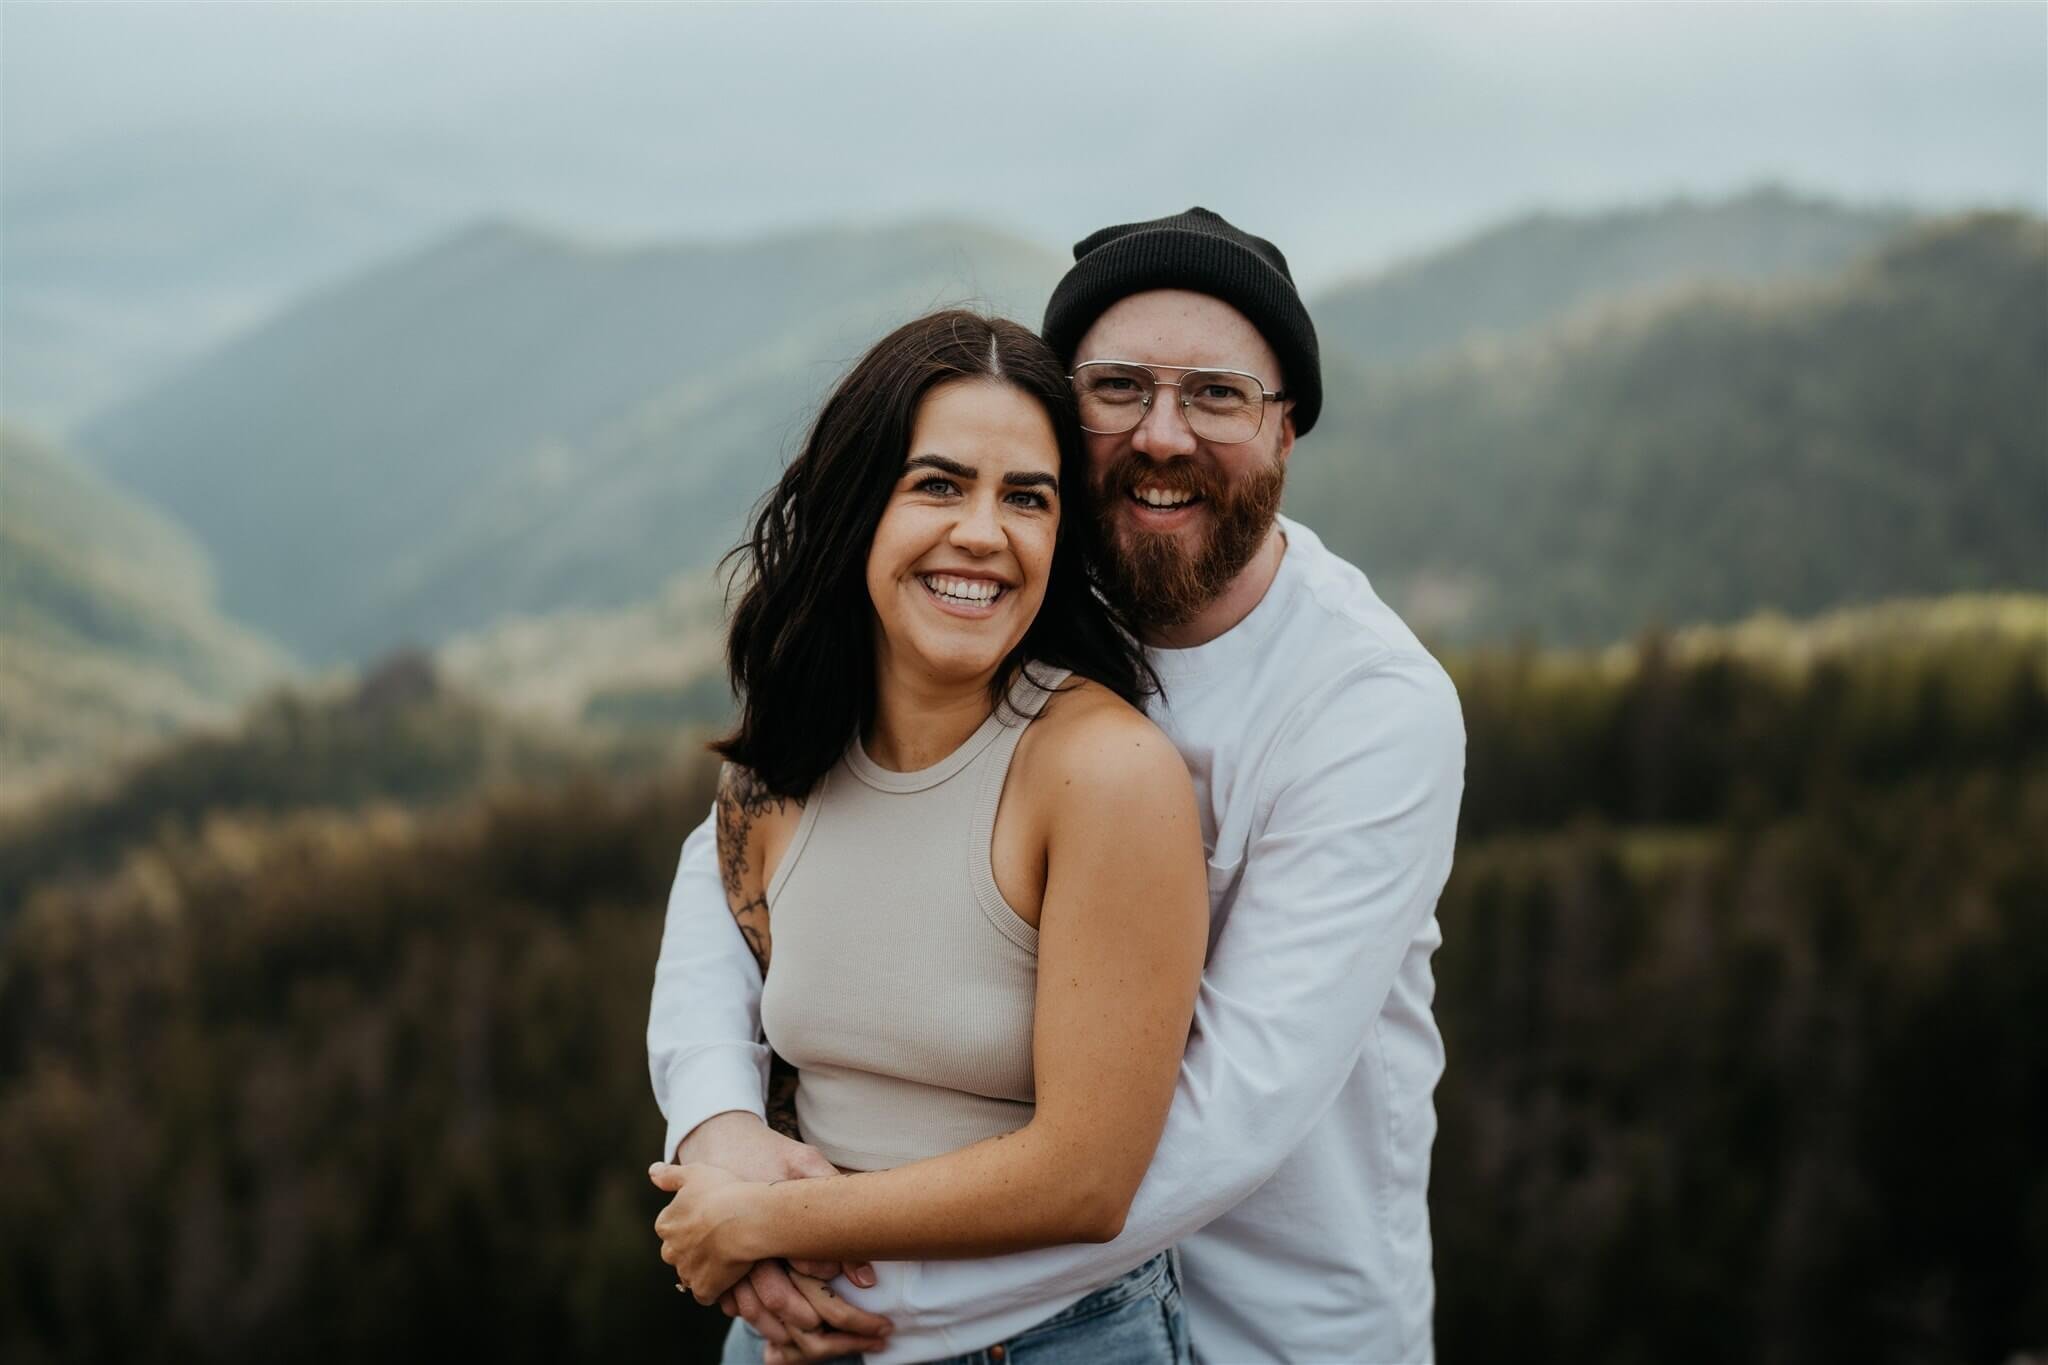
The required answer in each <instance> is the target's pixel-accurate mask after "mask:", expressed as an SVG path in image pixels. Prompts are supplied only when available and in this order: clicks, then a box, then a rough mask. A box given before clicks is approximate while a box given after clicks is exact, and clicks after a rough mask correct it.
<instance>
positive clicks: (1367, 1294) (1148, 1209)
mask: <svg viewBox="0 0 2048 1365" xmlns="http://www.w3.org/2000/svg"><path fill="white" fill-rule="evenodd" d="M1281 525H1282V527H1283V529H1284V530H1285V532H1286V535H1287V552H1286V554H1285V556H1284V557H1283V559H1282V561H1281V565H1280V570H1279V573H1278V575H1277V576H1276V577H1275V579H1274V581H1273V584H1272V586H1271V587H1270V588H1269V589H1268V590H1267V592H1266V595H1265V597H1264V598H1263V599H1262V600H1261V601H1260V603H1259V605H1258V606H1257V607H1255V608H1254V609H1253V610H1252V612H1251V613H1250V615H1248V616H1246V617H1245V619H1244V620H1243V621H1241V622H1239V623H1238V624H1237V625H1236V626H1235V627H1233V628H1232V629H1231V630H1229V631H1228V632H1226V633H1225V634H1223V635H1221V636H1219V637H1218V638H1217V639H1215V640H1212V641H1210V642H1209V643H1207V644H1204V645H1200V646H1197V647H1195V648H1192V649H1182V650H1153V651H1151V652H1150V654H1149V657H1150V658H1151V660H1152V663H1153V666H1154V667H1155V668H1156V669H1158V671H1159V674H1160V677H1161V680H1162V682H1163V683H1164V685H1165V698H1164V701H1163V702H1161V701H1159V700H1157V699H1155V700H1154V702H1153V704H1152V707H1151V714H1152V716H1153V719H1154V720H1156V721H1157V722H1158V723H1159V725H1160V726H1161V727H1162V728H1163V729H1164V730H1165V731H1166V733H1167V734H1168V735H1169V736H1171V737H1172V739H1173V741H1174V743H1175V744H1176V745H1178V746H1179V748H1180V751H1181V755H1182V757H1183V758H1185V759H1186V761H1187V764H1188V768H1189V771H1190V772H1191V773H1192V774H1193V776H1194V781H1195V792H1196V797H1197V806H1198V808H1199V810H1200V813H1201V817H1202V841H1203V845H1204V848H1205V849H1206V850H1207V853H1208V859H1209V899H1210V908H1211V921H1210V935H1209V956H1208V962H1207V965H1206V967H1205V968H1204V971H1203V974H1202V987H1201V993H1200V996H1199V998H1198V1000H1197V1001H1196V1005H1195V1022H1194V1028H1193V1031H1192V1033H1191V1034H1190V1037H1189V1041H1188V1049H1187V1053H1186V1056H1185V1057H1184V1058H1183V1060H1182V1062H1181V1069H1180V1080H1179V1085H1178V1088H1177V1089H1176V1091H1175V1093H1174V1097H1173V1105H1172V1108H1171V1110H1170V1111H1169V1113H1168V1116H1167V1121H1166V1128H1165V1131H1164V1133H1163V1134H1162V1135H1161V1137H1160V1140H1159V1149H1158V1151H1157V1153H1156V1154H1155V1156H1154V1158H1153V1161H1152V1165H1151V1168H1150V1169H1149V1170H1148V1171H1147V1173H1146V1176H1145V1179H1144V1182H1143V1184H1142V1185H1141V1186H1140V1187H1139V1190H1138V1193H1137V1197H1136V1199H1135V1200H1134V1201H1133V1203H1132V1205H1131V1210H1130V1214H1129V1216H1128V1217H1127V1218H1126V1219H1125V1222H1124V1229H1123V1232H1122V1234H1121V1235H1120V1236H1118V1237H1117V1238H1116V1239H1115V1240H1114V1241H1111V1242H1106V1243H1101V1244H1094V1245H1075V1246H1062V1247H1051V1248H1047V1249H1045V1250H1041V1251H1029V1252H1020V1253H1017V1254H1014V1255H1008V1256H998V1257H988V1258H983V1259H980V1260H965V1261H923V1262H884V1263H881V1264H878V1265H877V1266H876V1273H877V1275H878V1277H879V1279H880V1283H878V1284H877V1285H876V1286H875V1287H874V1288H872V1289H868V1290H862V1289H860V1288H858V1287H854V1286H848V1285H844V1284H842V1288H844V1289H845V1291H846V1293H847V1297H849V1298H851V1299H853V1300H854V1301H855V1302H856V1303H858V1304H859V1305H860V1306H861V1307H863V1308H866V1309H869V1310H871V1311H873V1312H877V1313H881V1314H884V1315H886V1316H888V1317H890V1318H892V1319H894V1321H895V1323H896V1331H895V1333H894V1336H893V1338H892V1340H891V1341H890V1344H889V1346H888V1347H887V1348H886V1349H885V1350H883V1351H881V1352H878V1353H872V1354H870V1355H869V1357H868V1359H869V1360H871V1361H873V1362H875V1363H876V1365H897V1362H909V1361H917V1360H927V1359H932V1358H935V1357H941V1356H948V1355H955V1354H963V1353H966V1352H969V1351H974V1350H979V1349H981V1348H982V1347H985V1346H987V1345H989V1344H990V1343H992V1342H994V1341H997V1340H1000V1339H1002V1338H1003V1337H1006V1336H1010V1335H1013V1334H1015V1333H1016V1332H1018V1331H1020V1330H1022V1329H1023V1328H1025V1327H1027V1326H1029V1325H1031V1323H1033V1322H1035V1321H1037V1320H1038V1319H1040V1318H1041V1317H1043V1316H1045V1315H1046V1314H1047V1313H1048V1312H1050V1311H1053V1310H1052V1309H1051V1308H1048V1307H1047V1305H1048V1304H1052V1305H1054V1306H1055V1307H1056V1306H1057V1305H1059V1304H1060V1303H1062V1302H1064V1301H1068V1300H1071V1299H1072V1298H1074V1297H1078V1296H1079V1295H1081V1294H1083V1293H1086V1292H1087V1291H1089V1290H1091V1289H1094V1288H1097V1287H1099V1286H1100V1285H1102V1284H1105V1283H1107V1282H1108V1281H1110V1280H1111V1279H1114V1278H1115V1277H1116V1276H1117V1275H1119V1274H1121V1273H1123V1272H1124V1271H1126V1270H1129V1269H1130V1268H1132V1267H1133V1266H1135V1265H1137V1264H1139V1263H1140V1262H1142V1261H1144V1260H1145V1259H1146V1258H1148V1257H1150V1256H1151V1255H1153V1254H1154V1253H1155V1252H1157V1251H1159V1250H1160V1249H1162V1248H1164V1247H1167V1246H1171V1245H1175V1244H1178V1245H1179V1247H1180V1250H1181V1259H1182V1268H1183V1272H1184V1287H1185V1296H1186V1303H1187V1311H1188V1321H1189V1335H1190V1338H1191V1341H1192V1344H1193V1347H1194V1352H1195V1355H1196V1358H1197V1359H1198V1360H1199V1361H1202V1362H1205V1365H1225V1363H1228V1365H1237V1363H1238V1362H1253V1361H1269V1360H1270V1361H1286V1362H1290V1363H1297V1362H1313V1361H1344V1362H1394V1361H1400V1362H1406V1361H1420V1360H1427V1359H1430V1358H1431V1356H1432V1354H1433V1346H1432V1338H1431V1317H1432V1310H1433V1307H1434V1300H1435V1280H1434V1277H1433V1275H1432V1272H1431V1267H1430V1236H1429V1213H1428V1205H1427V1194H1428V1185H1429V1153H1430V1145H1431V1142H1432V1141H1433V1139H1434V1138H1435V1135H1436V1110H1435V1106H1434V1102H1433V1099H1432V1094H1433V1092H1434V1090H1435V1087H1436V1082H1437V1078H1438V1077H1439V1076H1440V1075H1441V1074H1442V1072H1443V1044H1442V1040H1441V1038H1440V1036H1439V1034H1438V1032H1437V1028H1436V1023H1435V1020H1434V1018H1433V1016H1432V1015H1431V1012H1430V1006H1431V1001H1432V999H1433V997H1434V994H1435V982H1434V979H1433V978H1432V976H1431V974H1430V965H1429V959H1430V955H1431V954H1432V953H1433V952H1434V951H1435V950H1436V948H1437V945H1438V944H1439V942H1440V941H1441V938H1440V935H1439V933H1438V929H1437V922H1436V901H1437V897H1438V895H1439V893H1440V892H1441V891H1442V889H1443V885H1444V880H1445V878H1446V877H1447V876H1448V875H1449V872H1450V866H1451V848H1452V842H1453V836H1454V833H1455V829H1456V825H1457V815H1458V803H1459V799H1460V797H1461V795H1462V793H1463V788H1464V755H1465V735H1464V726H1463V722H1462V720H1461V717H1460V715H1459V710H1458V699H1457V693H1456V691H1455V690H1454V689H1453V687H1452V685H1451V682H1450V679H1449V678H1448V676H1446V675H1445V673H1444V671H1443V669H1442V668H1441V667H1439V666H1438V664H1437V662H1436V661H1435V660H1434V659H1433V658H1431V657H1430V655H1429V654H1428V652H1427V651H1426V650H1424V649H1423V647H1422V646H1421V644H1420V643H1418V642H1417V641H1416V639H1415V637H1414V635H1413V634H1412V633H1411V632H1410V631H1409V630H1408V628H1407V627H1406V626H1405V625H1403V624H1402V622H1401V621H1400V619H1399V618H1398V617H1397V616H1395V614H1394V613H1393V612H1392V611H1391V610H1389V609H1388V608H1387V606H1386V605H1385V604H1384V603H1382V602H1381V601H1380V599H1379V597H1378V596H1377V595H1376V594H1375V593H1374V592H1373V590H1372V588H1371V586H1370V585H1369V584H1368V583H1367V582H1366V579H1365V576H1364V575H1363V574H1362V573H1360V572H1359V571H1358V570H1357V569H1355V568H1353V567H1352V566H1351V565H1349V564H1347V563H1345V562H1344V561H1343V560H1341V559H1338V558H1337V557H1336V556H1335V555H1333V554H1331V553H1330V552H1329V551H1328V550H1327V549H1325V548H1324V547H1323V544H1322V542H1321V541H1320V540H1319V539H1318V538H1317V537H1316V536H1315V534H1314V533H1313V532H1311V531H1310V530H1308V529H1307V528H1306V527H1304V526H1301V525H1300V524H1298V523H1296V522H1293V521H1290V520H1287V519H1284V518H1283V519H1282V522H1281ZM712 845H713V840H712V836H711V833H710V823H709V822H708V821H707V822H706V824H705V825H704V826H703V827H700V828H699V829H698V830H697V831H696V832H694V833H693V834H691V836H690V837H689V839H688V840H687V841H686V842H685V843H684V845H683V853H682V860H681V864H680V866H679V867H678V869H677V873H676V881H675V886H674V889H673V890H672V891H671V893H670V897H669V906H668V921H667V926H666V928H665V930H664V933H663V937H662V947H661V957H660V961H659V964H658V965H657V967H656V970H655V984H654V1001H653V1008H652V1010H651V1013H650V1018H649V1021H648V1059H649V1066H650V1069H651V1071H652V1074H653V1079H654V1090H655V1096H656V1098H657V1100H658V1101H659V1102H660V1104H661V1108H662V1112H663V1114H664V1115H665V1116H666V1117H667V1119H668V1137H667V1145H666V1147H665V1148H664V1149H663V1150H664V1154H665V1157H666V1158H668V1159H672V1158H673V1154H674V1152H675V1149H676V1144H677V1143H679V1142H680V1141H681V1140H682V1138H683V1136H684V1135H685V1134H687V1133H688V1132H689V1130H690V1129H692V1128H694V1127H695V1126H696V1125H697V1124H698V1123H700V1122H701V1121H703V1120H704V1119H706V1118H709V1117H710V1116H711V1115H713V1114H717V1113H721V1112H724V1111H726V1110H730V1109H743V1110H752V1111H753V1112H755V1113H757V1114H758V1113H760V1112H762V1107H763V1105H762V1096H763V1090H764V1087H765V1081H766V1073H767V1065H768V1061H767V1056H768V1054H767V1049H766V1048H765V1047H764V1046H763V1045H762V1044H761V1042H760V1018H759V1014H760V1009H759V1002H760V986H761V977H760V973H759V972H758V970H757V969H756V968H755V966H754V961H753V958H752V956H751V955H750V954H749V953H748V951H747V948H746V945H745V943H744V941H743V940H742V939H741V938H740V935H739V932H738V930H737V929H736V928H735V927H734V926H733V923H732V918H731V915H730V914H729V913H728V912H727V910H726V906H725V897H724V892H723V890H722V888H721V886H720V883H719V880H718V875H717V871H716V869H715V868H714V867H713V861H714V858H713V853H712Z"/></svg>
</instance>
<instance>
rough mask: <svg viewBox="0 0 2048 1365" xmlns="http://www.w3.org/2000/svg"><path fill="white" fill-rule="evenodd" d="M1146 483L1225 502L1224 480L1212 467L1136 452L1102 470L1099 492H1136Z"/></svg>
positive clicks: (1188, 460) (1169, 490)
mask: <svg viewBox="0 0 2048 1365" xmlns="http://www.w3.org/2000/svg"><path fill="white" fill-rule="evenodd" d="M1146 485H1150V486H1152V487H1154V488H1164V489H1166V490H1167V491H1168V492H1172V493H1193V494H1194V495H1195V496H1196V497H1199V498H1204V499H1206V500H1208V501H1209V502H1220V501H1222V499H1223V494H1224V491H1225V490H1224V486H1223V480H1222V479H1220V478H1219V477H1217V475H1216V473H1215V472H1214V471H1213V470H1211V469H1209V468H1208V467H1207V466H1205V465H1201V464H1197V463H1196V462H1195V461H1194V460H1192V459H1190V458H1188V457H1187V456H1178V457H1176V458H1174V459H1171V460H1168V461H1166V462H1165V463H1164V464H1161V463H1159V462H1158V461H1156V460H1151V459H1147V458H1145V457H1144V456H1142V455H1137V454H1127V455H1123V456H1120V457H1119V458H1118V459H1117V462H1116V463H1115V464H1113V465H1111V466H1110V467H1109V468H1108V469H1107V470H1105V471H1104V472H1103V475H1102V480H1101V482H1100V483H1098V484H1097V485H1096V491H1097V492H1098V493H1105V494H1109V493H1114V494H1124V493H1132V492H1136V491H1137V490H1138V489H1139V488H1141V487H1144V486H1146Z"/></svg>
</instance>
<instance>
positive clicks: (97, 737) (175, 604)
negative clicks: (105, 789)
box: [0, 427, 292, 786]
mask: <svg viewBox="0 0 2048 1365" xmlns="http://www.w3.org/2000/svg"><path fill="white" fill-rule="evenodd" d="M291 667H292V665H291V662H290V660H289V659H288V658H287V657H286V656H285V655H284V653H283V652H282V651H281V650H279V649H278V648H277V647H276V646H274V645H273V644H271V643H270V642H268V641H266V640H263V639H260V638H259V637H257V636H256V635H254V634H253V633H251V632H249V631H248V630H245V629H243V628H242V627H240V626H238V625H236V624H234V623H232V622H230V621H228V620H226V619H224V618H223V617H222V616H221V615H220V613H219V612H218V611H217V609H216V608H215V606H214V604H213V576H212V572H211V570H210V568H209V567H208V565H207V563H206V558H205V554H204V552H203V551H201V550H200V549H199V548H198V547H197V546H196V545H194V544H193V543H192V541H191V539H190V538H189V537H188V536H186V535H185V534H184V532H182V531H181V530H179V529H178V528H177V527H176V526H174V525H172V524H171V523H170V522H168V521H166V520H165V519H164V518H163V517H161V516H160V515H158V514H157V513H155V512H153V511H151V510H150V509H148V508H146V507H144V506H142V505H140V504H138V503H136V502H135V501H134V500H133V499H131V498H130V497H128V496H127V495H125V494H123V493H121V492H119V491H117V490H116V489H114V488H112V487H110V486H108V485H107V483H106V482H105V481H104V480H102V479H101V478H99V477H98V476H97V475H95V474H93V473H92V472H91V471H90V470H87V469H85V468H83V467H82V466H80V465H78V464H77V463H76V462H74V461H73V460H71V459H70V458H68V457H67V456H65V455H64V454H63V453H62V452H60V451H58V450H56V449H55V448H53V447H51V446H49V445H46V444H44V443H43V442H42V441H40V440H37V439H36V438H34V437H32V436H30V435H28V434H27V433H25V432H22V431H20V430H18V429H16V428H12V427H0V766H4V767H5V769H6V771H7V783H8V785H9V786H19V785H21V784H22V783H24V782H27V781H32V780H34V779H35V778H36V777H38V775H40V774H43V773H45V772H47V771H49V770H51V769H53V768H59V767H64V766H68V765H69V764H72V763H75V762H79V761H90V760H92V759H95V758H99V757H103V756H105V755H107V754H110V753H113V752H116V751H118V750H120V749H121V748H123V747H126V746H127V745H130V744H132V743H134V742H135V741H137V740H138V739H142V738H146V737H148V736H151V735H155V734H159V733H162V732H164V731H166V730H168V729H170V728H173V727H175V726H177V725H180V724H184V723H187V722H190V721H193V720H197V719H202V718H206V717H211V716H218V715H221V714H224V713H225V711H226V710H227V708H229V707H231V706H232V705H233V704H234V703H236V702H238V701H240V700H241V699H242V698H243V697H245V696H247V695H248V694H249V693H250V692H251V691H253V690H254V689H255V688H257V687H260V686H261V685H263V684H264V683H265V682H268V681H270V680H272V679H274V678H277V677H279V676H281V675H283V674H285V673H286V672H288V671H289V670H290V669H291Z"/></svg>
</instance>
